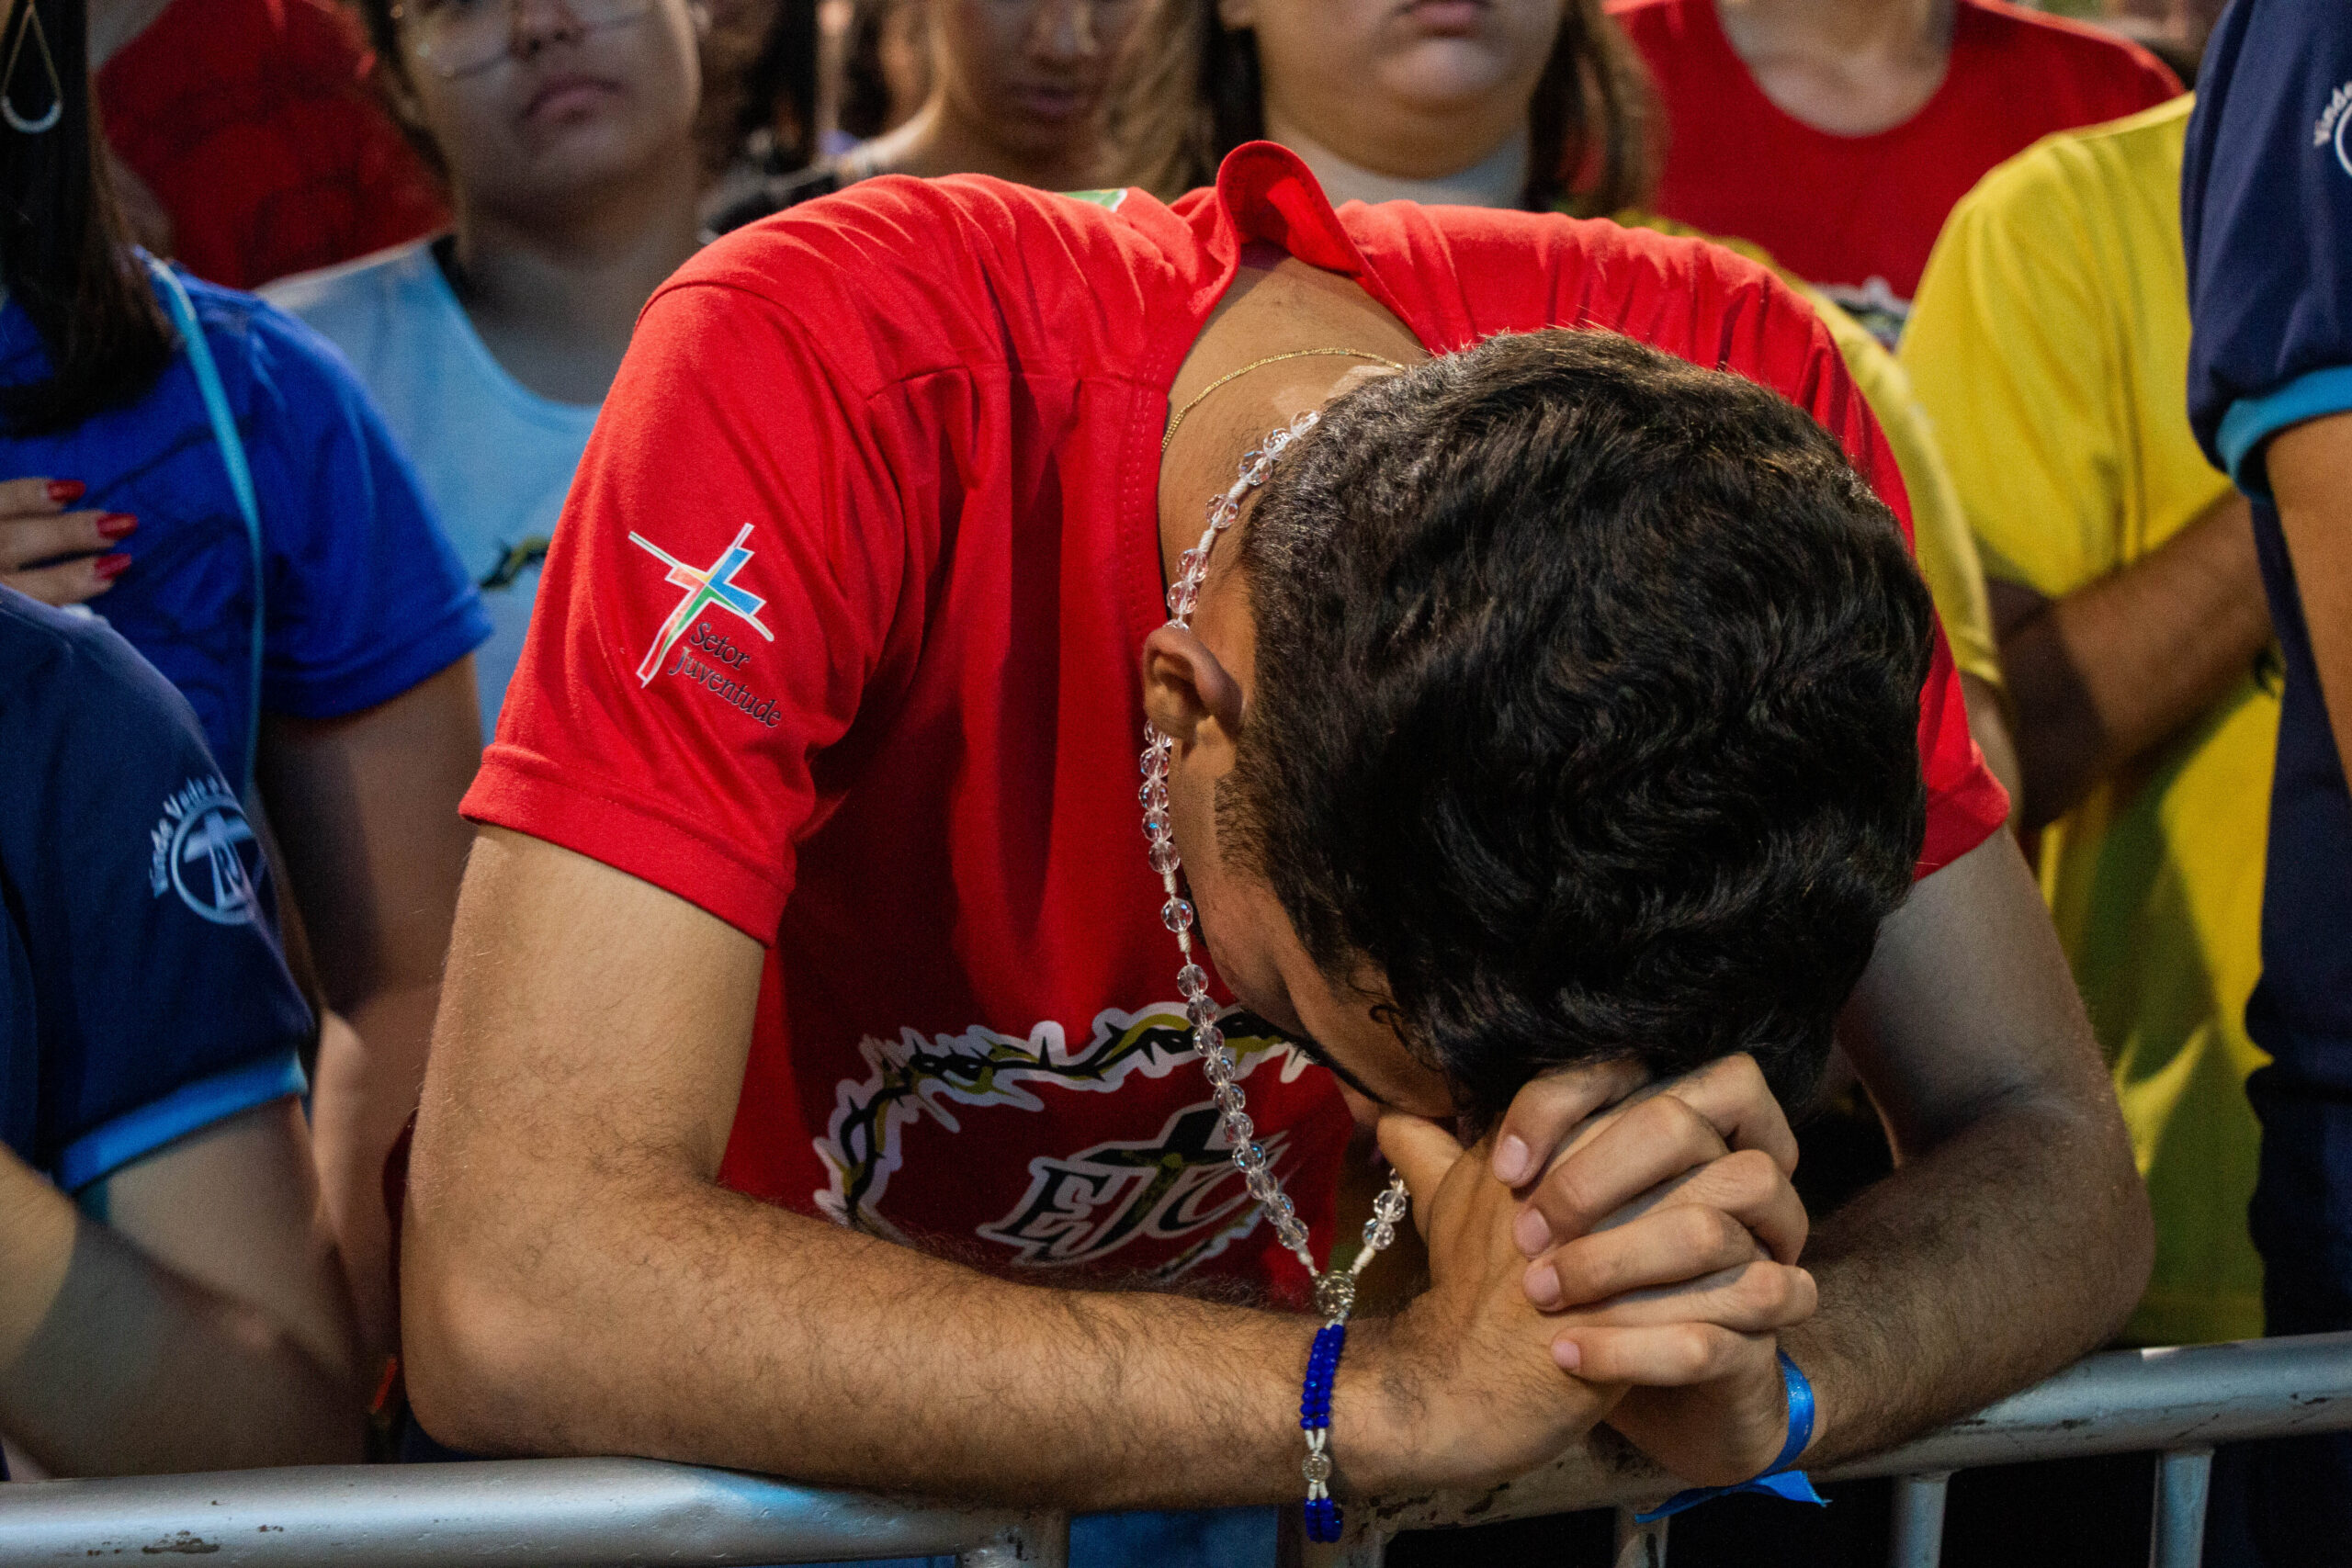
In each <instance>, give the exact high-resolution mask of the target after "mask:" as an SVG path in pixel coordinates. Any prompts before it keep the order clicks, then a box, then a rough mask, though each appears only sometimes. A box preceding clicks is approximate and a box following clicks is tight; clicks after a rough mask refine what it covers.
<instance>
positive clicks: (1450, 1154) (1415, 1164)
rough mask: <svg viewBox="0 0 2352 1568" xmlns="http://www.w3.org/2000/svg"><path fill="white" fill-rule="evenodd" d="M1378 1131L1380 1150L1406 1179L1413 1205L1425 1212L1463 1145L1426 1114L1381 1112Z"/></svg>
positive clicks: (1460, 1152)
mask: <svg viewBox="0 0 2352 1568" xmlns="http://www.w3.org/2000/svg"><path fill="white" fill-rule="evenodd" d="M1378 1135H1379V1139H1380V1152H1381V1153H1382V1154H1384V1155H1385V1156H1388V1163H1389V1164H1390V1165H1391V1166H1394V1167H1395V1168H1396V1170H1397V1175H1399V1176H1401V1177H1403V1178H1404V1179H1405V1187H1406V1190H1408V1191H1409V1192H1411V1193H1412V1195H1413V1207H1414V1208H1415V1209H1416V1210H1418V1211H1424V1212H1425V1211H1426V1210H1427V1209H1428V1206H1429V1205H1430V1203H1431V1202H1433V1201H1435V1200H1436V1198H1437V1190H1438V1188H1439V1187H1440V1186H1442V1184H1443V1183H1444V1181H1445V1175H1446V1172H1448V1171H1450V1170H1452V1169H1453V1166H1454V1162H1455V1161H1457V1160H1459V1159H1460V1158H1461V1157H1462V1145H1460V1144H1459V1143H1457V1142H1455V1141H1454V1137H1453V1134H1451V1133H1449V1132H1447V1131H1446V1130H1445V1129H1444V1128H1443V1127H1442V1126H1440V1125H1439V1124H1438V1123H1437V1122H1432V1121H1430V1119H1429V1118H1427V1117H1426V1116H1408V1115H1407V1114H1405V1112H1403V1111H1384V1112H1382V1113H1381V1118H1380V1126H1379V1130H1378Z"/></svg>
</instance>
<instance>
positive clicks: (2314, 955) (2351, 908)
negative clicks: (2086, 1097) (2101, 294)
mask: <svg viewBox="0 0 2352 1568" xmlns="http://www.w3.org/2000/svg"><path fill="white" fill-rule="evenodd" d="M2181 220H2182V225H2183V229H2184V233H2185V238H2186V239H2187V242H2188V276H2189V301H2190V310H2191V314H2192V316H2193V318H2194V321H2195V335H2194V337H2193V339H2192V341H2191V347H2190V352H2189V369H2188V402H2189V416H2190V419H2191V421H2192V423H2194V424H2195V426H2196V429H2197V438H2198V440H2199V441H2200V442H2201V443H2203V445H2204V447H2205V451H2206V454H2207V456H2209V457H2211V458H2212V459H2213V460H2214V462H2216V463H2217V464H2219V465H2220V466H2222V468H2225V469H2227V470H2228V472H2229V474H2230V476H2231V478H2233V479H2235V480H2236V481H2237V483H2238V485H2239V488H2241V489H2243V490H2244V491H2245V492H2246V493H2247V495H2248V496H2249V497H2250V498H2251V499H2252V501H2253V503H2254V529H2255V543H2256V548H2257V550H2258V551H2259V553H2260V556H2261V561H2262V576H2263V583H2264V586H2265V588H2266V589H2267V591H2268V595H2269V600H2270V615H2271V620H2272V622H2273V624H2274V625H2275V626H2277V628H2278V643H2279V648H2280V650H2281V652H2282V653H2283V654H2284V656H2285V660H2286V670H2287V681H2286V691H2285V694H2284V699H2283V703H2282V705H2281V708H2280V711H2279V717H2278V773H2277V774H2276V776H2275V779H2274V781H2273V784H2272V788H2271V800H2270V846H2269V862H2268V867H2267V877H2266V882H2265V886H2264V890H2263V911H2262V964H2263V969H2262V980H2261V983H2260V985H2259V986H2258V987H2256V991H2255V995H2254V999H2253V1001H2252V1002H2251V1003H2250V1004H2249V1005H2248V1007H2247V1009H2246V1026H2247V1029H2248V1031H2249V1032H2251V1033H2252V1035H2253V1037H2254V1040H2255V1043H2256V1044H2258V1045H2260V1046H2261V1047H2262V1048H2263V1049H2264V1050H2266V1051H2268V1052H2269V1053H2270V1054H2271V1055H2272V1056H2273V1057H2274V1058H2276V1060H2277V1072H2276V1075H2275V1077H2274V1078H2273V1080H2272V1081H2274V1082H2278V1083H2279V1085H2280V1087H2282V1088H2283V1087H2287V1086H2288V1085H2289V1084H2297V1085H2301V1086H2304V1087H2307V1088H2310V1089H2319V1090H2323V1091H2324V1092H2326V1093H2329V1094H2332V1095H2337V1096H2352V795H2347V794H2346V789H2345V782H2344V766H2343V761H2342V759H2341V758H2339V757H2338V756H2337V755H2336V750H2335V735H2334V733H2333V731H2332V729H2331V728H2330V727H2329V724H2328V716H2327V710H2326V707H2325V705H2324V701H2323V699H2322V694H2321V692H2320V685H2319V673H2318V670H2317V668H2316V666H2315V665H2314V664H2313V663H2312V646H2311V637H2310V635H2309V633H2308V632H2307V631H2306V630H2305V627H2304V622H2303V614H2302V607H2301V601H2300V599H2299V597H2298V595H2297V594H2296V592H2295V579H2294V572H2293V570H2292V568H2291V566H2290V562H2289V559H2288V556H2287V547H2286V541H2285V539H2284V537H2283V536H2281V534H2280V533H2279V528H2278V509H2277V507H2276V506H2275V505H2273V504H2272V502H2271V500H2270V493H2269V484H2268V480H2267V476H2266V474H2265V471H2264V468H2263V446H2264V443H2265V442H2266V441H2267V440H2268V439H2269V437H2270V436H2272V435H2274V434H2277V433H2278V432H2279V431H2281V430H2284V429H2285V428H2287V427H2288V426H2289V425H2291V424H2297V423H2301V422H2303V421H2305V420H2309V419H2314V418H2317V417H2320V416H2322V415H2325V414H2332V413H2339V412H2346V411H2352V5H2346V4H2345V3H2344V0H2236V4H2234V5H2233V6H2231V7H2230V9H2229V12H2228V13H2227V15H2225V16H2224V17H2222V24H2221V26H2220V28H2218V29H2217V30H2216V31H2215V32H2214V34H2213V38H2212V41H2211V43H2210V44H2209V45H2208V46H2207V50H2206V54H2205V63H2204V70H2203V73H2202V74H2201V75H2200V76H2199V80H2198V84H2197V109H2196V113H2195V116H2194V118H2191V120H2190V121H2189V127H2188V160H2187V163H2186V165H2185V167H2184V169H2183V171H2182V178H2181ZM2347 482H2352V476H2347ZM2281 1080H2283V1081H2281Z"/></svg>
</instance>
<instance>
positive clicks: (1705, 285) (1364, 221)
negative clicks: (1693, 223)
mask: <svg viewBox="0 0 2352 1568" xmlns="http://www.w3.org/2000/svg"><path fill="white" fill-rule="evenodd" d="M1346 219H1347V221H1348V223H1349V228H1350V230H1351V233H1352V234H1353V235H1354V237H1355V239H1356V241H1357V243H1358V244H1359V246H1360V247H1361V248H1362V249H1363V254H1364V256H1365V258H1366V260H1367V261H1368V262H1370V263H1371V264H1372V265H1373V267H1374V271H1375V272H1377V273H1379V274H1380V275H1381V276H1382V278H1383V281H1384V282H1387V283H1389V284H1390V285H1391V288H1392V290H1393V291H1395V292H1397V293H1398V294H1399V295H1400V296H1403V295H1404V294H1405V293H1406V288H1404V287H1400V285H1401V284H1405V283H1407V282H1408V280H1409V285H1410V286H1411V287H1412V288H1415V289H1416V290H1417V291H1418V292H1419V293H1420V294H1422V295H1423V296H1425V297H1428V296H1433V295H1435V294H1437V293H1439V292H1441V291H1449V292H1451V293H1453V295H1455V296H1456V297H1458V298H1459V299H1460V300H1461V301H1462V302H1463V303H1462V308H1463V309H1464V310H1465V311H1466V317H1467V319H1466V321H1465V323H1464V324H1465V325H1466V326H1467V327H1468V329H1469V331H1470V333H1471V335H1472V336H1473V337H1483V336H1486V335H1488V334H1490V333H1497V332H1526V331H1532V330H1534V329H1536V328H1540V327H1550V326H1589V327H1602V328H1607V329H1609V330H1611V331H1615V332H1623V333H1629V334H1631V335H1633V336H1635V337H1639V338H1640V339H1641V340H1642V341H1643V342H1645V343H1646V344H1649V345H1650V346H1652V347H1654V348H1659V349H1663V350H1665V351H1667V352H1668V353H1671V354H1676V355H1681V356H1682V357H1685V358H1691V359H1695V360H1699V361H1702V362H1703V363H1707V364H1710V365H1713V364H1719V363H1720V364H1724V365H1727V366H1730V367H1735V368H1737V367H1740V361H1741V359H1742V357H1743V355H1745V354H1746V353H1747V340H1746V339H1744V338H1738V337H1726V335H1725V334H1724V325H1725V323H1726V321H1730V320H1731V319H1733V318H1735V317H1736V316H1738V315H1740V314H1742V313H1744V312H1754V311H1756V310H1757V308H1758V307H1759V306H1760V307H1761V308H1762V309H1761V313H1760V314H1757V315H1755V316H1754V318H1753V320H1752V321H1751V322H1750V328H1751V333H1752V334H1760V337H1759V338H1758V341H1773V340H1778V339H1780V338H1781V337H1783V336H1785V335H1786V334H1788V333H1795V334H1797V335H1798V336H1802V337H1806V338H1808V339H1810V337H1811V336H1812V334H1813V333H1815V330H1816V319H1815V312H1814V310H1813V308H1812V306H1811V305H1810V304H1809V303H1808V302H1807V301H1805V300H1804V299H1803V298H1802V297H1801V296H1800V295H1799V294H1798V293H1797V291H1796V290H1795V289H1794V288H1792V287H1791V285H1790V284H1789V283H1788V282H1786V281H1785V280H1783V279H1782V278H1781V276H1780V275H1779V274H1778V273H1777V272H1776V271H1775V270H1774V269H1773V267H1772V265H1770V257H1769V256H1766V255H1764V254H1762V253H1760V252H1758V253H1756V254H1742V252H1741V251H1740V250H1738V249H1736V248H1735V247H1733V246H1730V245H1725V244H1724V243H1718V242H1716V241H1715V240H1713V239H1712V238H1710V237H1709V236H1706V235H1703V234H1702V233H1700V232H1699V231H1696V230H1691V229H1687V228H1684V227H1683V226H1681V225H1678V224H1672V223H1661V222H1657V221H1653V220H1648V219H1645V218H1642V217H1640V216H1638V215H1628V216H1627V217H1626V218H1625V219H1623V220H1618V219H1608V218H1571V217H1568V216H1566V215H1565V214H1556V213H1531V212H1510V211H1504V210H1500V209H1485V208H1424V209H1410V208H1407V207H1404V206H1403V205H1402V204H1390V205H1389V206H1388V207H1385V208H1370V209H1359V208H1351V209H1349V211H1348V213H1347V215H1346ZM1465 341H1467V340H1465ZM1430 346H1431V347H1432V348H1434V347H1438V346H1440V345H1438V344H1430ZM1444 346H1445V347H1449V348H1452V347H1459V346H1463V345H1462V344H1445V345H1444Z"/></svg>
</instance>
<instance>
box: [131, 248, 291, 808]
mask: <svg viewBox="0 0 2352 1568" xmlns="http://www.w3.org/2000/svg"><path fill="white" fill-rule="evenodd" d="M146 261H147V270H148V272H149V273H150V274H151V275H152V276H153V277H154V279H155V292H156V293H157V294H159V295H160V296H162V298H163V301H164V309H165V310H168V311H169V312H170V313H171V318H172V325H173V326H174V327H175V328H176V329H177V330H178V333H179V338H180V346H181V347H182V348H183V349H185V350H186V351H187V362H188V368H189V369H191V370H193V371H195V372H196V387H197V390H198V392H200V393H202V394H203V397H204V412H205V414H206V416H207V417H208V418H209V419H210V420H211V422H212V440H213V444H214V445H215V446H219V447H220V466H221V467H222V468H226V469H228V470H229V489H230V490H231V491H233V492H234V493H235V495H236V498H237V510H238V511H239V512H240V513H243V516H244V520H245V544H246V547H247V548H248V550H249V552H250V553H251V555H252V557H253V571H254V626H253V658H252V660H251V669H250V670H249V671H248V680H247V690H246V712H247V713H249V714H250V715H251V716H252V722H251V723H250V725H249V726H248V727H247V728H246V730H245V757H244V777H243V781H242V782H243V786H244V788H247V789H250V788H251V787H252V786H253V783H254V754H255V753H256V751H257V750H259V748H260V742H261V666H262V652H263V646H264V641H265V637H266V627H267V625H268V623H267V621H266V618H265V616H264V615H263V609H262V584H263V581H264V577H263V570H262V547H261V508H260V506H259V504H258V503H257V502H255V501H254V476H253V469H252V468H250V467H249V466H248V465H247V464H246V462H245V442H244V437H243V436H242V435H240V434H238V433H237V419H236V416H235V415H234V414H233V413H232V412H230V411H229V393H228V390H227V389H225V388H223V387H222V386H221V384H220V367H219V366H218V365H215V364H214V363H213V361H212V345H211V344H208V343H207V342H205V341H204V327H203V325H202V323H200V322H199V321H198V320H197V319H196V307H195V306H194V305H193V304H191V303H190V302H189V300H188V297H187V288H185V287H184V286H183V285H182V284H181V282H180V280H179V277H178V276H177V275H176V274H175V273H174V272H173V271H172V269H171V268H170V267H169V266H167V265H164V263H162V262H160V261H157V260H156V259H155V258H154V257H153V256H149V257H147V258H146Z"/></svg>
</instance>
